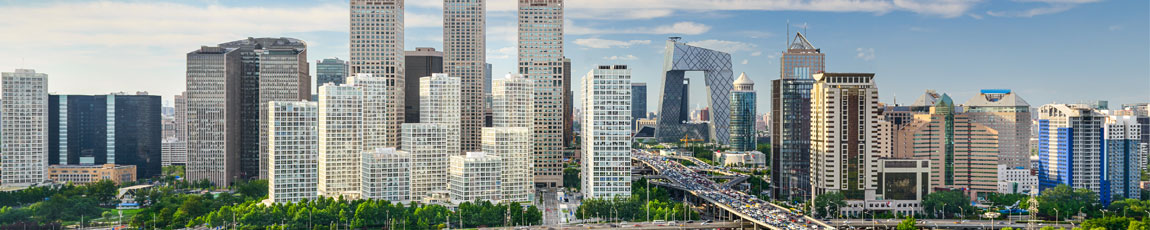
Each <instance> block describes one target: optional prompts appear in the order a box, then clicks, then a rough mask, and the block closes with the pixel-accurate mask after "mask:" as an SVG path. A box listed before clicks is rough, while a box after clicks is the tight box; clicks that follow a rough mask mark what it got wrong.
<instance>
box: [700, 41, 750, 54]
mask: <svg viewBox="0 0 1150 230" xmlns="http://www.w3.org/2000/svg"><path fill="white" fill-rule="evenodd" d="M687 44H689V45H692V46H698V47H703V48H707V49H713V50H718V51H722V52H726V53H735V52H741V51H755V47H757V46H756V45H755V44H751V43H745V42H736V41H724V40H714V39H711V40H702V41H695V42H688V43H687Z"/></svg>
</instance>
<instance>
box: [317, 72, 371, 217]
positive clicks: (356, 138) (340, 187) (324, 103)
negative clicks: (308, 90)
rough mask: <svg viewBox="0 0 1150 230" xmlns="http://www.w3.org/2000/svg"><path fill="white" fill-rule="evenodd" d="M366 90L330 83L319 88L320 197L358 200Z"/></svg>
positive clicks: (318, 185) (318, 187) (318, 186)
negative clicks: (364, 93) (364, 94)
mask: <svg viewBox="0 0 1150 230" xmlns="http://www.w3.org/2000/svg"><path fill="white" fill-rule="evenodd" d="M363 98H364V97H363V90H362V89H361V88H359V87H355V86H350V85H334V84H331V83H328V84H327V85H323V86H320V87H319V103H318V105H319V109H318V110H319V112H318V115H317V118H316V119H317V120H318V121H317V125H318V126H319V142H318V144H319V158H318V167H319V170H318V173H319V182H318V184H317V185H316V188H317V190H318V192H319V194H320V195H322V196H327V197H338V196H340V195H343V196H350V197H358V196H359V189H360V176H362V173H363V172H362V171H361V170H360V168H359V166H360V162H359V161H360V160H362V156H361V155H362V154H363V151H364V150H363V137H364V136H366V135H365V133H364V132H363V131H364V129H363Z"/></svg>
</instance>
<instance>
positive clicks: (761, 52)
mask: <svg viewBox="0 0 1150 230" xmlns="http://www.w3.org/2000/svg"><path fill="white" fill-rule="evenodd" d="M762 55H763V51H755V52H751V56H752V57H758V56H762Z"/></svg>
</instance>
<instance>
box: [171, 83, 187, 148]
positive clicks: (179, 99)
mask: <svg viewBox="0 0 1150 230" xmlns="http://www.w3.org/2000/svg"><path fill="white" fill-rule="evenodd" d="M173 98H174V100H173V102H175V112H176V114H175V116H174V117H175V119H176V127H175V128H176V130H175V131H176V139H177V140H181V141H187V140H188V93H187V92H181V93H180V95H176V96H175V97H173ZM185 154H186V153H185Z"/></svg>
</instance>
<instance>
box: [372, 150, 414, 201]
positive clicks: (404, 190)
mask: <svg viewBox="0 0 1150 230" xmlns="http://www.w3.org/2000/svg"><path fill="white" fill-rule="evenodd" d="M362 155H363V161H362V163H363V164H362V166H361V168H362V170H363V173H362V174H361V175H362V176H361V177H362V178H363V181H362V182H361V184H362V185H363V188H362V189H360V191H362V192H363V197H362V198H364V199H380V200H387V201H391V202H393V203H407V202H410V201H411V154H409V153H407V151H402V150H395V148H378V149H375V151H365V152H364V153H363V154H362Z"/></svg>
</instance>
